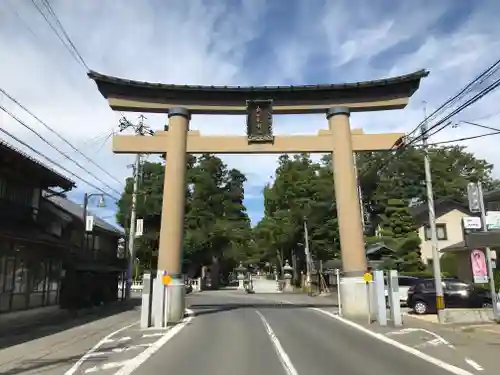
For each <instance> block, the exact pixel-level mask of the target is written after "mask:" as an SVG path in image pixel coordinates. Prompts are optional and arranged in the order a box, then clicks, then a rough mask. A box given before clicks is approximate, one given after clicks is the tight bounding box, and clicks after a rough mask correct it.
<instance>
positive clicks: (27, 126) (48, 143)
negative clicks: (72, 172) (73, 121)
mask: <svg viewBox="0 0 500 375" xmlns="http://www.w3.org/2000/svg"><path fill="white" fill-rule="evenodd" d="M0 109H1V110H2V111H4V112H5V113H7V114H8V115H9V116H10V117H12V118H13V119H14V120H15V121H16V122H18V123H19V124H20V125H22V126H23V127H24V128H26V129H28V130H29V131H31V132H32V133H33V134H35V135H36V136H37V137H38V138H40V139H41V140H42V141H43V142H45V143H46V144H47V145H49V146H50V147H52V148H53V149H55V150H56V151H57V152H59V153H60V154H61V155H63V156H64V157H65V158H66V159H68V160H69V161H72V162H73V163H74V164H76V165H77V166H78V167H79V168H81V169H82V170H83V171H85V172H86V173H88V174H89V175H91V176H92V177H93V178H95V179H96V181H99V182H100V183H101V184H103V185H104V186H105V187H107V188H108V189H110V190H111V191H113V192H115V193H117V194H118V195H120V194H121V193H120V192H118V191H117V190H116V189H114V188H113V187H111V186H109V185H108V184H106V183H105V182H104V181H102V180H101V179H100V178H99V177H97V176H96V175H95V174H93V173H92V172H90V171H89V170H87V169H86V168H85V167H84V166H82V165H81V164H80V163H79V162H77V161H76V160H74V159H72V158H71V157H70V156H69V155H67V154H66V153H65V152H64V151H61V150H60V149H58V148H57V147H56V146H55V145H53V144H52V143H51V142H50V141H48V140H47V139H46V138H45V137H43V136H42V135H40V134H39V133H38V132H37V131H36V130H34V129H33V128H32V127H30V126H29V125H27V124H26V123H24V122H23V121H22V120H21V119H19V118H18V117H17V116H16V115H14V114H13V113H12V112H10V111H9V110H8V109H7V108H5V107H4V106H2V105H0Z"/></svg>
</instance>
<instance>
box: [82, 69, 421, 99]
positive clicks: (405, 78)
mask: <svg viewBox="0 0 500 375" xmlns="http://www.w3.org/2000/svg"><path fill="white" fill-rule="evenodd" d="M428 75H429V71H427V70H424V69H422V70H419V71H416V72H414V73H410V74H405V75H401V76H397V77H390V78H384V79H377V80H372V81H361V82H352V83H338V84H318V85H290V86H214V85H212V86H207V85H173V84H165V83H151V82H145V81H134V80H130V79H124V78H118V77H114V76H109V75H105V74H101V73H97V72H94V71H90V72H89V73H88V76H89V78H91V79H93V80H94V81H96V82H97V81H99V82H102V83H112V84H117V85H121V86H131V87H137V88H150V89H159V90H171V91H211V92H228V91H230V92H248V93H250V92H259V91H262V92H269V91H274V92H292V91H318V90H320V91H321V90H327V91H338V90H345V89H355V88H367V87H380V86H390V85H393V84H399V83H405V82H412V81H419V80H420V79H422V78H424V77H427V76H428Z"/></svg>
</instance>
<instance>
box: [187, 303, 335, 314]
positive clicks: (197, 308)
mask: <svg viewBox="0 0 500 375" xmlns="http://www.w3.org/2000/svg"><path fill="white" fill-rule="evenodd" d="M311 307H322V308H328V307H338V304H336V303H330V304H326V303H321V304H316V303H302V304H300V303H297V304H289V303H280V302H275V303H221V304H196V303H194V304H191V305H190V306H189V308H190V309H191V310H193V313H194V315H195V316H199V315H207V314H216V313H219V312H223V311H231V310H237V309H259V308H260V309H284V310H293V309H308V308H311Z"/></svg>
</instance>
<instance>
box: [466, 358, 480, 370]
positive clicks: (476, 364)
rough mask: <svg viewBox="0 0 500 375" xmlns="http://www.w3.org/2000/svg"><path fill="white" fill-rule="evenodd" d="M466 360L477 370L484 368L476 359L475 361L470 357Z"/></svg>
mask: <svg viewBox="0 0 500 375" xmlns="http://www.w3.org/2000/svg"><path fill="white" fill-rule="evenodd" d="M465 362H467V364H468V365H470V366H471V367H472V368H473V369H474V370H477V371H483V370H484V368H483V366H481V365H480V364H479V363H477V362H476V361H473V360H472V359H470V358H465Z"/></svg>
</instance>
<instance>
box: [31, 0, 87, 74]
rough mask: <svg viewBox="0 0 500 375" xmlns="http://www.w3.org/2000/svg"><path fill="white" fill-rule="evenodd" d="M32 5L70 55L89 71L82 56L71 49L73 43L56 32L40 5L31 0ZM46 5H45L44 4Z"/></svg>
mask: <svg viewBox="0 0 500 375" xmlns="http://www.w3.org/2000/svg"><path fill="white" fill-rule="evenodd" d="M31 3H32V4H33V6H34V7H35V8H36V10H37V12H38V13H39V14H40V15H41V16H42V17H43V19H44V20H45V22H47V24H48V25H49V27H50V28H51V29H52V31H53V32H54V34H56V36H57V38H58V39H59V40H60V42H61V43H62V44H63V46H64V47H65V48H66V50H67V51H68V52H69V53H70V55H71V56H72V57H73V58H74V59H75V61H76V62H77V63H78V64H80V65H81V66H82V67H83V68H84V69H85V70H86V71H89V70H90V69H89V68H88V66H87V64H86V63H85V61H84V60H83V59H81V55H80V54H79V53H77V52H76V51H74V50H72V49H71V47H70V46H71V44H72V42H71V43H70V42H68V41H64V38H63V37H62V36H61V35H60V34H59V32H58V31H57V30H56V28H55V27H54V25H53V24H52V23H51V22H50V20H49V19H48V18H47V16H46V15H45V13H44V12H43V11H42V9H41V8H40V7H39V6H38V4H37V3H36V2H35V0H31ZM44 5H45V4H44ZM67 43H69V44H70V45H68V44H67Z"/></svg>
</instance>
